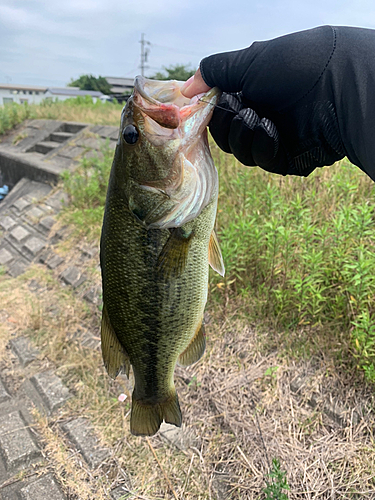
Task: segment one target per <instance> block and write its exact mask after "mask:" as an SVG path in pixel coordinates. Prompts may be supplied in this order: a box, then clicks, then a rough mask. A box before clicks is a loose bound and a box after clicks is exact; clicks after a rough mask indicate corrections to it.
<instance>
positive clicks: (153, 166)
mask: <svg viewBox="0 0 375 500" xmlns="http://www.w3.org/2000/svg"><path fill="white" fill-rule="evenodd" d="M183 83H184V82H178V81H176V80H170V81H157V80H149V79H146V78H144V77H141V76H138V77H136V79H135V83H134V93H133V95H132V96H131V97H130V98H129V100H128V102H127V104H126V106H125V108H124V109H123V112H122V116H121V127H120V133H119V139H118V143H117V150H116V156H115V162H114V165H115V168H116V169H117V170H118V174H119V176H120V177H122V178H123V179H124V183H123V186H124V189H125V191H126V199H127V200H128V203H129V209H130V210H131V211H132V212H133V214H134V215H135V216H136V217H137V218H138V219H139V220H140V221H141V222H142V223H143V224H144V225H145V226H146V227H147V228H172V227H179V226H181V225H183V224H185V223H186V222H187V221H188V220H192V219H193V218H195V217H196V216H197V215H199V213H200V212H201V211H202V209H203V208H204V207H205V206H206V205H207V204H208V203H209V201H210V200H211V198H212V196H213V194H214V193H216V192H217V189H218V180H217V172H216V169H215V166H214V165H213V161H212V158H211V155H210V151H209V147H208V141H207V130H206V128H207V125H208V123H209V121H210V118H211V115H212V113H213V110H214V107H215V104H216V102H217V99H218V97H219V94H220V91H219V90H218V89H217V88H214V89H211V90H210V91H209V92H207V93H205V94H201V95H200V96H195V97H194V98H193V99H187V98H186V97H184V96H183V95H182V94H181V91H180V88H181V86H182V84H183Z"/></svg>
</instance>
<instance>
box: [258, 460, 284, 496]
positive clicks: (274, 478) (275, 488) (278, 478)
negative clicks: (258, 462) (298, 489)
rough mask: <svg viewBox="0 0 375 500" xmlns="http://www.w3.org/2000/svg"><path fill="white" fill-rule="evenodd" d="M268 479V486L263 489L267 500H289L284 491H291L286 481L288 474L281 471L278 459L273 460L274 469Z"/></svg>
mask: <svg viewBox="0 0 375 500" xmlns="http://www.w3.org/2000/svg"><path fill="white" fill-rule="evenodd" d="M268 477H269V479H270V480H271V481H267V486H266V487H265V488H263V493H264V495H266V496H265V500H288V495H287V494H286V493H284V491H283V490H290V486H289V484H288V482H287V479H286V472H284V471H282V470H281V466H280V462H279V460H278V459H277V458H274V459H272V468H271V471H270V473H269V474H268Z"/></svg>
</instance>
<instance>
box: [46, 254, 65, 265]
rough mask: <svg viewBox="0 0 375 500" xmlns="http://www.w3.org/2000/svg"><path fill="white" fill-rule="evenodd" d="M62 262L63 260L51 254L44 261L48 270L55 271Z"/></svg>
mask: <svg viewBox="0 0 375 500" xmlns="http://www.w3.org/2000/svg"><path fill="white" fill-rule="evenodd" d="M63 262H64V259H63V258H62V257H60V255H57V254H55V253H51V254H50V255H49V257H48V259H47V261H46V264H47V267H48V268H49V269H56V267H59V266H60V265H61V264H62V263H63Z"/></svg>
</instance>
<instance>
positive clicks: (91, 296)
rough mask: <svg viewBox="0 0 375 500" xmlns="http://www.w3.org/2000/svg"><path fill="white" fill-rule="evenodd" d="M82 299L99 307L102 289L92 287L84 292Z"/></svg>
mask: <svg viewBox="0 0 375 500" xmlns="http://www.w3.org/2000/svg"><path fill="white" fill-rule="evenodd" d="M83 298H84V299H85V300H87V302H91V304H95V305H100V304H101V303H102V302H103V300H102V287H101V286H93V287H91V288H89V290H87V292H85V294H84V295H83Z"/></svg>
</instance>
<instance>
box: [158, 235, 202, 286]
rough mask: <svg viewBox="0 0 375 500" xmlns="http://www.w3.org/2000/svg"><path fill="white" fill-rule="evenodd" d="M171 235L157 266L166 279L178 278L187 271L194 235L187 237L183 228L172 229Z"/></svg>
mask: <svg viewBox="0 0 375 500" xmlns="http://www.w3.org/2000/svg"><path fill="white" fill-rule="evenodd" d="M170 233H171V235H170V236H169V238H168V240H167V242H166V244H165V245H164V247H163V248H162V251H161V252H160V255H159V257H158V263H157V266H158V270H159V272H160V273H161V274H162V275H163V276H165V278H178V277H179V276H181V274H182V273H183V272H184V270H185V267H186V262H187V257H188V253H189V248H190V243H191V240H192V238H193V236H194V233H193V232H191V233H190V234H189V235H185V234H184V231H183V229H181V228H174V229H171V230H170Z"/></svg>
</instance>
